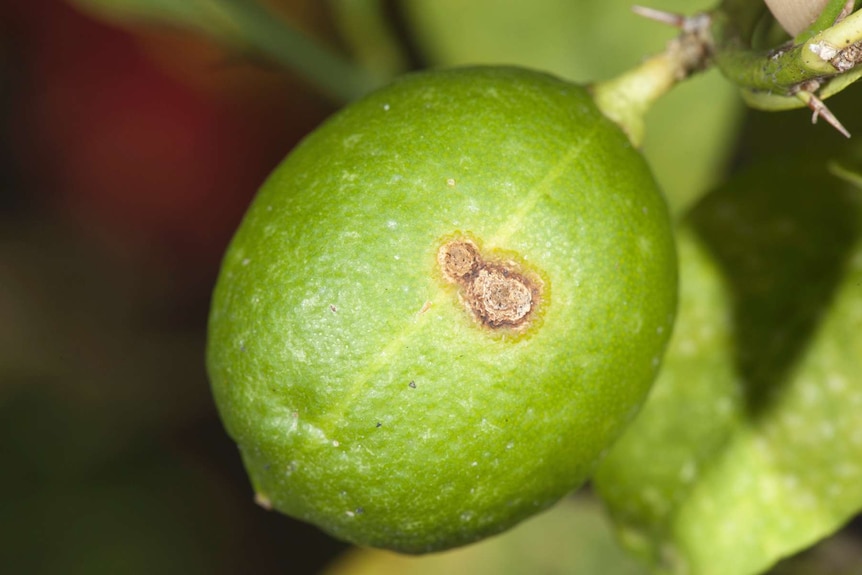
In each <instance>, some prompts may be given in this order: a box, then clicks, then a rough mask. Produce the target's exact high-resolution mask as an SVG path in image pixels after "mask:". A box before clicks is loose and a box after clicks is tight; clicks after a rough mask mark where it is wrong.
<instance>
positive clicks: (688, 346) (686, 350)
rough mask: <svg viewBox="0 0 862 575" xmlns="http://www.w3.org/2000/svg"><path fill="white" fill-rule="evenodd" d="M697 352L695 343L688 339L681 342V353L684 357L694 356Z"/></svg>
mask: <svg viewBox="0 0 862 575" xmlns="http://www.w3.org/2000/svg"><path fill="white" fill-rule="evenodd" d="M696 351H697V345H695V343H694V341H693V340H691V339H689V338H686V339H684V340H682V341H681V342H679V352H680V353H681V354H682V355H694V353H695V352H696Z"/></svg>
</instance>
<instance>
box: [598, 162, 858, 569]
mask: <svg viewBox="0 0 862 575" xmlns="http://www.w3.org/2000/svg"><path fill="white" fill-rule="evenodd" d="M809 157H810V156H809ZM860 224H862V193H860V191H859V190H856V189H852V188H851V186H849V185H848V184H846V183H845V182H842V181H840V180H838V179H837V178H834V177H830V176H829V175H828V174H827V173H826V171H825V166H824V164H823V163H819V162H811V161H806V157H805V156H803V157H794V158H789V157H784V158H783V161H782V162H781V163H780V164H773V165H770V164H765V165H761V166H759V167H758V169H756V170H753V171H752V172H750V173H748V174H746V175H745V176H743V177H740V178H737V179H735V180H733V181H732V182H730V183H729V184H728V185H727V186H725V187H723V188H722V189H720V190H718V191H717V192H714V193H712V194H710V195H709V196H707V197H706V198H705V200H704V201H703V202H701V203H700V204H699V205H698V206H697V207H696V208H695V209H694V210H693V211H692V212H691V213H690V214H689V216H688V217H687V219H686V220H685V223H684V225H683V226H682V228H681V229H680V232H679V235H678V243H679V250H680V265H681V284H682V285H681V301H680V312H679V316H678V319H677V325H676V328H675V333H674V336H673V340H672V343H671V347H670V349H669V351H668V354H667V356H666V358H665V365H664V368H663V370H662V373H661V375H660V377H659V379H658V381H657V383H656V386H655V388H654V390H653V394H652V396H651V398H650V400H649V401H648V403H647V405H646V406H645V408H644V410H643V412H642V414H641V415H640V416H639V418H638V419H637V420H636V421H635V423H634V424H633V426H632V427H631V428H630V430H629V431H627V432H626V434H625V435H624V436H623V438H622V440H621V441H620V442H619V443H618V444H617V445H616V446H615V447H614V449H613V450H612V452H611V454H610V456H609V457H608V459H607V460H606V461H605V462H604V463H603V465H602V466H601V468H600V470H599V473H598V475H597V477H596V481H597V487H598V488H599V490H600V492H601V494H602V496H603V497H604V498H605V500H606V502H607V504H608V506H609V508H610V510H611V512H612V515H613V517H614V518H615V520H616V522H617V523H618V526H619V529H620V532H621V536H622V538H623V540H624V541H625V542H626V544H627V546H628V547H630V548H631V549H633V550H635V551H636V552H637V553H638V554H640V555H641V556H643V557H645V558H646V559H647V561H648V562H649V563H651V564H652V565H653V566H655V567H658V568H660V570H661V571H666V572H671V573H692V574H702V575H709V574H713V573H715V574H721V575H736V574H748V573H756V572H760V571H762V570H764V569H765V568H767V567H769V566H770V565H771V564H773V563H775V562H776V561H777V560H779V559H780V558H782V557H785V556H787V555H790V554H793V553H795V552H797V551H798V550H800V549H802V548H805V547H807V546H809V545H811V544H812V543H814V542H815V541H817V540H818V539H821V538H823V537H825V536H827V535H829V534H830V533H832V532H834V531H835V530H836V529H838V528H839V527H841V525H842V524H843V523H845V522H846V521H847V520H848V519H849V518H851V517H852V516H853V515H854V514H855V513H857V512H858V511H859V509H860V508H862V237H860Z"/></svg>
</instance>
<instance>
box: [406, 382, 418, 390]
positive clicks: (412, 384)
mask: <svg viewBox="0 0 862 575" xmlns="http://www.w3.org/2000/svg"><path fill="white" fill-rule="evenodd" d="M407 385H408V386H409V387H410V388H411V389H416V382H415V381H413V380H410V383H408V384H407Z"/></svg>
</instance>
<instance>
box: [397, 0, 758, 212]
mask: <svg viewBox="0 0 862 575" xmlns="http://www.w3.org/2000/svg"><path fill="white" fill-rule="evenodd" d="M401 3H402V5H403V7H404V10H405V13H406V16H407V20H408V23H409V24H410V25H411V27H412V30H413V31H414V32H415V35H416V39H417V42H418V45H419V48H420V49H421V51H422V52H423V54H425V55H426V57H427V58H428V59H429V60H430V61H431V63H432V64H434V65H447V66H448V65H461V64H480V63H485V64H517V65H521V66H527V67H532V68H537V69H540V70H546V71H549V72H552V73H554V74H557V75H559V76H561V77H563V78H567V79H569V80H573V81H576V82H580V83H589V82H593V81H596V80H602V79H607V78H609V77H612V76H614V75H616V74H619V73H621V72H623V71H625V70H627V69H630V68H632V67H634V66H635V65H637V64H638V63H639V62H640V61H641V60H642V59H643V58H644V57H645V56H647V55H649V54H652V53H655V52H658V51H660V50H662V49H663V47H664V44H665V42H667V41H668V40H670V39H671V38H672V37H673V35H674V34H675V31H674V30H672V29H671V28H669V27H665V26H661V25H659V24H657V23H655V22H649V21H647V20H645V19H643V18H640V17H638V16H636V15H635V14H633V13H632V12H631V5H632V2H631V1H630V0H591V1H583V2H571V1H568V0H532V1H531V2H516V1H514V0H507V1H504V2H500V1H498V0H472V1H471V2H461V1H459V0H401ZM713 4H714V2H711V1H708V0H701V1H700V2H697V3H692V2H688V1H685V0H665V1H662V2H653V3H651V4H650V6H652V7H654V8H660V9H663V10H670V11H678V12H681V13H685V14H691V13H693V12H695V11H697V10H698V9H705V8H711V7H712V6H713ZM741 109H742V108H741V105H740V102H739V99H738V97H737V95H736V90H735V88H734V87H733V86H732V85H730V84H729V83H728V82H726V81H725V80H724V79H723V78H722V77H721V76H720V75H719V74H717V73H715V72H710V73H708V74H705V75H702V76H697V77H695V78H693V79H691V80H689V81H687V82H686V83H684V84H683V85H682V86H679V87H677V88H675V89H674V91H672V92H671V93H670V94H669V95H668V96H666V97H665V98H663V99H662V100H660V101H659V102H658V104H657V105H656V106H655V108H654V109H653V110H652V111H651V112H650V113H649V114H648V116H647V126H646V133H647V138H646V142H645V144H644V153H645V154H646V156H647V159H648V160H649V161H650V165H651V166H652V168H653V171H654V172H655V174H656V177H657V179H658V181H659V183H660V184H661V185H662V187H663V188H664V190H665V193H666V194H667V196H668V200H669V203H670V205H671V209H672V210H673V211H674V212H676V213H680V212H682V211H683V210H684V208H685V207H687V206H688V205H689V204H690V203H691V202H692V201H694V200H695V199H696V198H698V197H699V196H700V195H702V194H703V193H705V192H706V191H707V190H708V189H710V188H712V187H714V185H715V184H716V183H717V182H718V178H719V176H720V174H721V172H722V169H723V167H724V164H725V162H726V160H727V156H728V154H729V152H730V145H731V144H732V143H733V142H732V140H733V137H734V135H735V133H736V131H737V126H738V125H739V119H740V115H741V114H740V111H741Z"/></svg>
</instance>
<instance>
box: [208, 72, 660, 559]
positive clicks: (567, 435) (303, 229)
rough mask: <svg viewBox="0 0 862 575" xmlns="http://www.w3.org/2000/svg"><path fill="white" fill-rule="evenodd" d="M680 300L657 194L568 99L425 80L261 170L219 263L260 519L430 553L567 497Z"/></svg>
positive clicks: (633, 400) (597, 452)
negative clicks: (284, 517) (279, 518)
mask: <svg viewBox="0 0 862 575" xmlns="http://www.w3.org/2000/svg"><path fill="white" fill-rule="evenodd" d="M675 304H676V259H675V253H674V245H673V238H672V233H671V228H670V224H669V221H668V216H667V209H666V206H665V203H664V200H663V198H662V196H661V195H660V193H659V192H658V190H657V189H656V185H655V183H654V181H653V178H652V176H651V174H650V171H649V169H648V167H647V166H646V164H645V162H644V161H643V159H642V158H641V156H640V155H639V154H638V152H637V151H636V150H634V149H632V147H631V146H630V144H629V143H628V141H627V139H626V137H625V136H624V135H623V134H622V132H621V131H620V130H618V129H617V127H616V126H615V125H613V124H612V123H611V122H610V121H609V120H607V119H606V118H605V117H604V116H602V114H601V113H600V112H599V111H598V109H597V108H596V107H595V105H594V104H593V102H592V100H591V98H590V96H589V94H588V93H587V92H586V90H584V89H583V88H581V87H579V86H575V85H571V84H569V83H566V82H563V81H561V80H559V79H556V78H554V77H551V76H548V75H545V74H541V73H537V72H532V71H527V70H521V69H514V68H468V69H454V70H445V71H433V72H425V73H418V74H415V75H409V76H406V77H404V78H402V79H401V80H399V81H397V82H395V83H393V84H392V85H390V86H389V87H387V88H384V89H382V90H380V91H378V92H376V93H374V94H372V95H370V96H368V97H366V98H365V99H363V100H361V101H359V102H357V103H354V104H352V105H350V106H348V107H347V108H345V109H344V110H343V111H341V112H340V113H338V114H336V115H335V116H334V117H333V118H331V119H330V120H329V121H328V122H326V123H325V124H324V125H323V126H322V127H320V128H319V129H318V130H316V131H315V132H314V133H313V134H311V135H310V136H309V137H308V138H306V140H305V141H303V142H302V143H301V144H300V145H299V146H298V147H297V148H296V149H295V150H294V151H293V152H292V153H291V154H290V156H288V158H287V159H286V160H285V161H284V162H283V163H282V164H281V165H280V166H279V167H278V168H277V169H276V170H275V172H274V173H273V175H272V176H271V177H270V178H269V180H268V181H267V182H266V184H265V185H264V186H263V188H262V189H261V191H260V193H259V195H258V197H257V198H256V199H255V201H254V204H253V205H252V207H251V208H250V210H249V212H248V214H247V215H246V217H245V220H244V221H243V223H242V225H241V226H240V229H239V231H238V232H237V234H236V237H235V238H234V240H233V242H232V244H231V246H230V249H229V250H228V253H227V255H226V257H225V260H224V264H223V268H222V271H221V275H220V278H219V281H218V285H217V287H216V290H215V294H214V299H213V306H212V311H211V316H210V326H209V346H208V351H207V362H208V369H209V374H210V378H211V381H212V388H213V392H214V394H215V398H216V402H217V405H218V408H219V411H220V413H221V415H222V417H223V419H224V423H225V426H226V428H227V430H228V432H229V433H230V435H231V436H232V437H233V438H234V439H235V440H236V442H237V444H238V445H239V449H240V452H241V454H242V458H243V461H244V462H245V465H246V468H247V470H248V472H249V475H250V477H251V481H252V483H253V485H254V489H255V491H256V493H257V497H258V500H259V501H260V502H261V503H263V504H264V505H266V506H270V505H271V506H272V507H273V508H275V509H278V510H280V511H283V512H284V513H287V514H289V515H291V516H293V517H296V518H299V519H301V520H305V521H309V522H311V523H314V524H316V525H318V526H319V527H321V528H322V529H324V530H326V531H327V532H329V533H331V534H332V535H334V536H335V537H339V538H342V539H345V540H348V541H352V542H354V543H357V544H361V545H370V546H377V547H385V548H390V549H395V550H398V551H402V552H409V553H422V552H427V551H434V550H440V549H445V548H448V547H453V546H457V545H462V544H465V543H468V542H471V541H474V540H476V539H479V538H481V537H483V536H486V535H489V534H493V533H497V532H499V531H502V530H504V529H506V528H508V527H510V526H512V525H514V524H515V523H517V522H519V521H521V520H522V519H524V518H526V517H528V516H530V515H532V514H534V513H536V512H537V511H540V510H542V509H545V508H547V507H548V506H549V505H551V504H553V503H554V502H555V501H557V500H558V499H559V498H560V497H561V496H563V495H565V494H566V493H568V492H569V491H571V490H572V489H574V488H576V487H577V486H579V485H580V484H581V483H582V482H583V481H584V479H585V478H586V477H587V476H588V475H589V474H590V473H591V472H592V470H593V469H594V467H595V465H596V464H597V462H598V460H599V459H600V458H601V456H602V455H603V454H604V452H605V451H606V449H607V448H608V446H609V445H610V444H611V443H612V442H613V441H614V439H615V438H616V437H617V436H618V435H619V434H620V433H621V431H622V430H623V428H624V427H625V425H626V424H627V423H628V422H629V421H630V420H631V419H632V418H633V417H634V416H635V414H636V413H637V411H638V409H639V407H640V405H641V404H642V402H643V401H644V398H645V395H646V394H647V392H648V390H649V388H650V385H651V383H652V381H653V379H654V377H655V375H656V373H657V371H658V367H659V363H660V359H661V356H662V353H663V351H664V348H665V344H666V342H667V339H668V335H669V334H670V331H671V327H672V324H673V317H674V311H675Z"/></svg>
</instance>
